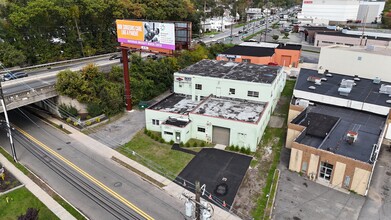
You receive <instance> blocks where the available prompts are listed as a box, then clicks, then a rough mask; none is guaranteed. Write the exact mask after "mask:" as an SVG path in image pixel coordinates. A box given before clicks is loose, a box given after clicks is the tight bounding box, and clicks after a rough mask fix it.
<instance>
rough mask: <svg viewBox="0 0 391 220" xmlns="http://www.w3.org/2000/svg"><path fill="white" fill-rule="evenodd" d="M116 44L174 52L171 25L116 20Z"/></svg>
mask: <svg viewBox="0 0 391 220" xmlns="http://www.w3.org/2000/svg"><path fill="white" fill-rule="evenodd" d="M116 23H117V37H118V42H120V43H128V44H136V45H141V46H145V47H155V48H162V49H168V50H175V25H174V24H173V23H161V22H144V21H134V20H117V21H116Z"/></svg>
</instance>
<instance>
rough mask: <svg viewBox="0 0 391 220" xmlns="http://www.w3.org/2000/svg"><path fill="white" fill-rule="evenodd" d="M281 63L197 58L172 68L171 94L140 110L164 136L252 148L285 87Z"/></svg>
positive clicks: (179, 141) (254, 148) (168, 139)
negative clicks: (172, 83)
mask: <svg viewBox="0 0 391 220" xmlns="http://www.w3.org/2000/svg"><path fill="white" fill-rule="evenodd" d="M285 79H286V74H285V73H284V72H283V71H282V68H281V67H277V66H264V65H255V64H250V63H234V62H227V61H216V60H202V61H200V62H198V63H196V64H193V65H191V66H189V67H187V68H185V69H183V70H180V71H178V72H176V73H174V92H175V93H174V94H171V95H170V96H168V97H166V98H165V99H163V100H162V101H160V102H158V103H156V104H154V105H152V106H150V107H149V108H147V109H146V111H145V120H146V128H147V129H148V130H152V131H157V132H160V133H161V135H162V137H163V138H164V140H166V141H174V142H175V143H186V142H187V141H188V140H189V139H190V138H195V139H199V140H203V141H206V142H213V143H216V144H222V145H226V146H230V145H235V146H239V147H245V148H250V150H251V151H255V150H256V148H257V145H258V143H259V141H260V140H261V138H262V135H263V132H264V130H265V128H266V126H267V124H268V122H269V119H270V116H271V114H272V112H273V111H274V109H275V107H276V105H277V102H278V100H279V97H280V94H281V92H282V90H283V88H284V86H285Z"/></svg>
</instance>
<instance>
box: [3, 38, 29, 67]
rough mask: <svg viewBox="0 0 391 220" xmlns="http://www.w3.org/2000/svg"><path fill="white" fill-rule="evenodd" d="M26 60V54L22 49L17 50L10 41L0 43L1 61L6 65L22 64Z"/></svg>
mask: <svg viewBox="0 0 391 220" xmlns="http://www.w3.org/2000/svg"><path fill="white" fill-rule="evenodd" d="M25 61H26V56H25V55H24V54H23V52H22V51H20V50H17V49H16V48H15V47H14V46H12V45H11V44H9V43H6V42H3V43H0V62H2V63H3V65H4V66H7V67H12V66H17V65H22V64H23V63H24V62H25Z"/></svg>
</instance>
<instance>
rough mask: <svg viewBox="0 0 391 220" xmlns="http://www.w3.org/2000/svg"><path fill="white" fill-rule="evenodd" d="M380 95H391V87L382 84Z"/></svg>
mask: <svg viewBox="0 0 391 220" xmlns="http://www.w3.org/2000/svg"><path fill="white" fill-rule="evenodd" d="M379 93H383V94H388V95H391V85H384V84H382V85H381V86H380V89H379Z"/></svg>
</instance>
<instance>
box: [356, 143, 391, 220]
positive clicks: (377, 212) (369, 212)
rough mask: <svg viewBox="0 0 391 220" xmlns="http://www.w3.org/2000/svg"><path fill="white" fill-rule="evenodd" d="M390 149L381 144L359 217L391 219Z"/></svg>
mask: <svg viewBox="0 0 391 220" xmlns="http://www.w3.org/2000/svg"><path fill="white" fill-rule="evenodd" d="M390 189H391V151H390V148H389V147H388V146H382V148H381V151H380V155H379V158H378V162H377V164H376V167H375V171H374V173H373V177H372V182H371V187H370V188H369V192H368V196H367V199H366V201H365V204H364V206H363V208H362V209H361V212H360V216H359V219H360V220H367V219H379V220H383V219H384V220H386V219H391V192H390Z"/></svg>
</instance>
